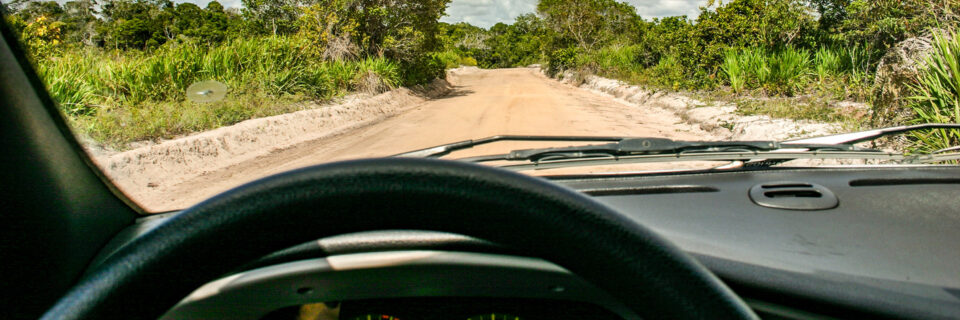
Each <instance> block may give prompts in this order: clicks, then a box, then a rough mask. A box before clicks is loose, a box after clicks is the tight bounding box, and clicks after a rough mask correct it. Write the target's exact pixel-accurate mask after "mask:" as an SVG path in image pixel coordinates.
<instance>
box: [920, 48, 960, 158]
mask: <svg viewBox="0 0 960 320" xmlns="http://www.w3.org/2000/svg"><path fill="white" fill-rule="evenodd" d="M926 62H927V68H926V69H924V70H923V71H921V72H920V75H919V77H918V79H917V83H915V84H914V85H913V86H912V91H913V92H914V93H915V95H916V96H914V97H913V98H912V100H914V103H913V104H912V105H911V107H912V108H913V110H914V111H915V112H916V119H915V120H914V121H915V122H917V123H956V122H958V121H960V34H958V33H957V32H956V31H950V32H945V33H936V34H935V35H934V41H933V52H932V53H931V55H930V56H929V57H928V59H927V61H926ZM913 137H914V138H915V139H916V140H917V141H918V142H919V143H918V144H917V146H916V147H915V149H916V150H918V151H924V152H932V151H935V150H939V149H943V148H948V147H952V146H956V145H958V144H960V131H958V130H932V131H931V132H929V133H917V134H914V135H913Z"/></svg>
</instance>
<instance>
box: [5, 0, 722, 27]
mask: <svg viewBox="0 0 960 320" xmlns="http://www.w3.org/2000/svg"><path fill="white" fill-rule="evenodd" d="M3 1H4V2H7V1H6V0H3ZM66 1H67V0H58V2H61V3H63V2H66ZM173 1H174V2H177V3H181V2H190V3H195V4H197V5H199V6H200V7H201V8H202V7H206V5H207V3H208V2H210V0H173ZM218 1H220V4H222V5H223V6H224V7H227V8H230V7H234V8H239V7H241V4H240V0H218ZM618 1H624V0H618ZM625 1H626V2H627V3H629V4H631V5H633V6H634V7H636V8H637V13H639V14H640V17H643V18H644V19H650V18H659V17H669V16H678V15H687V16H688V17H690V18H696V16H697V15H698V14H699V13H700V10H699V7H700V6H702V5H704V4H706V2H707V0H625ZM536 7H537V0H453V1H451V2H450V5H449V6H448V7H447V15H446V16H445V17H443V18H441V19H440V21H443V22H461V21H464V22H468V23H470V24H472V25H475V26H479V27H483V28H489V27H491V26H493V25H494V24H497V22H504V23H508V24H509V23H513V20H514V18H516V17H517V16H519V15H521V14H524V13H531V12H534V11H535V10H536Z"/></svg>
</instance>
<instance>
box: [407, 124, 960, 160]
mask: <svg viewBox="0 0 960 320" xmlns="http://www.w3.org/2000/svg"><path fill="white" fill-rule="evenodd" d="M929 129H960V124H920V125H912V126H900V127H889V128H882V129H874V130H867V131H861V132H854V133H845V134H838V135H830V136H823V137H815V138H804V139H796V140H788V141H679V140H671V139H665V138H651V137H590V136H519V135H517V136H514V135H501V136H492V137H487V138H483V139H475V140H466V141H459V142H454V143H448V144H444V145H440V146H436V147H431V148H426V149H421V150H416V151H411V152H407V153H402V154H398V155H395V156H397V157H429V158H436V157H442V156H445V155H448V154H450V153H451V152H454V151H457V150H463V149H469V148H472V147H475V146H478V145H483V144H488V143H493V142H498V141H571V142H572V141H576V142H603V141H607V142H609V143H605V144H591V145H583V146H572V147H559V148H537V149H521V150H513V151H511V152H509V153H505V154H497V155H488V156H479V157H469V158H460V159H458V160H460V161H468V162H490V161H526V162H527V164H520V165H509V166H504V167H518V168H523V167H528V166H543V165H549V166H570V165H575V164H576V163H583V162H659V161H670V159H675V160H684V161H698V160H700V161H737V162H740V163H741V164H742V165H744V166H764V167H766V166H772V165H776V164H779V163H783V162H787V161H790V160H796V159H880V160H894V161H902V162H906V163H934V162H938V161H955V160H958V159H960V153H946V152H948V151H955V150H957V149H960V148H948V149H944V150H939V151H937V152H934V153H932V154H928V155H914V156H905V155H903V154H901V153H893V152H884V151H881V150H875V149H869V148H860V147H857V146H855V144H857V143H861V142H867V141H871V140H875V139H878V138H880V137H884V136H889V135H895V134H902V133H906V132H911V131H918V130H929ZM945 153H946V154H945Z"/></svg>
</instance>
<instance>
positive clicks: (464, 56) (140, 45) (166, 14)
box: [5, 0, 960, 146]
mask: <svg viewBox="0 0 960 320" xmlns="http://www.w3.org/2000/svg"><path fill="white" fill-rule="evenodd" d="M448 2H449V0H416V1H404V2H397V1H387V0H306V1H304V0H243V5H244V9H240V10H237V9H224V8H223V6H221V5H220V4H219V3H217V2H211V3H210V4H209V5H207V6H206V7H205V8H200V7H197V6H196V5H193V4H189V3H181V4H174V3H173V2H171V1H169V0H105V1H104V2H98V3H97V4H98V5H94V2H93V1H92V0H74V1H69V2H66V3H64V4H63V5H59V4H57V3H56V2H53V1H33V0H14V1H13V2H10V3H8V4H5V7H6V9H7V12H9V13H11V15H9V16H8V17H7V18H6V20H7V22H9V24H10V25H11V26H13V27H14V29H15V30H16V31H17V32H19V33H20V34H21V35H22V38H23V39H22V40H23V41H24V43H25V44H26V46H27V47H28V48H29V49H30V51H31V52H32V53H33V55H34V59H35V60H36V63H37V66H38V69H39V70H40V72H41V75H42V76H43V78H44V79H45V80H46V81H47V83H48V85H49V86H50V89H51V92H52V93H53V95H54V97H55V99H56V100H57V101H59V102H60V103H61V107H62V108H63V110H64V112H65V113H66V114H68V115H69V116H70V118H71V121H73V122H74V123H77V124H79V125H80V128H81V129H80V131H81V132H83V133H84V134H86V135H88V136H91V137H92V138H94V139H95V140H97V141H100V142H106V143H110V144H113V145H117V146H120V145H123V144H124V143H126V142H130V141H134V140H140V139H155V138H161V137H169V136H172V135H176V134H181V133H186V132H191V131H195V130H202V129H207V128H211V127H216V126H219V125H224V124H229V123H233V122H236V121H240V120H243V119H247V118H250V117H257V116H263V115H268V114H275V113H281V112H287V111H290V110H292V109H296V108H298V107H294V105H296V104H291V102H292V101H304V100H322V99H328V98H331V97H336V96H338V95H342V94H344V93H346V92H351V91H366V92H378V91H381V90H384V89H386V88H391V87H395V86H400V85H413V84H419V83H424V82H427V81H430V80H432V79H434V78H436V77H442V76H443V69H444V68H453V67H457V66H461V65H467V66H473V65H476V66H479V67H482V68H500V67H516V66H526V65H530V64H543V65H545V67H546V70H547V72H548V73H550V74H551V75H558V74H561V73H562V72H564V71H567V70H572V71H576V72H578V74H580V75H581V76H583V75H588V74H598V75H601V76H606V77H612V78H617V79H621V80H625V81H627V82H631V83H635V84H640V85H644V86H649V87H654V88H658V89H666V90H675V91H676V90H687V91H699V92H705V93H708V94H706V96H712V97H718V99H721V100H729V101H740V102H743V103H741V104H740V110H739V111H740V112H741V113H746V114H766V115H771V116H775V117H791V118H803V119H817V120H824V121H842V122H846V123H868V122H869V121H864V120H865V119H862V118H864V117H868V116H869V115H867V114H865V113H862V112H847V111H844V110H834V107H832V106H831V105H832V104H831V103H830V102H831V101H837V100H853V101H858V102H867V103H873V104H874V105H873V110H874V114H877V112H876V111H877V110H881V111H882V110H887V109H884V108H902V104H904V103H901V102H900V101H898V102H897V104H901V105H900V106H894V105H890V106H888V105H885V104H887V103H889V102H888V101H881V100H880V99H878V98H876V93H875V92H876V88H874V82H875V81H874V78H875V74H876V73H877V68H878V64H879V62H880V60H881V58H882V57H883V56H884V55H885V54H886V53H887V52H888V51H889V50H890V49H891V48H892V47H893V46H894V45H896V44H897V43H899V42H901V41H903V40H905V39H907V38H911V37H918V36H923V35H926V34H929V33H930V32H931V30H954V29H955V28H956V27H957V26H958V23H960V2H957V1H928V0H730V1H714V0H711V1H708V2H707V4H706V5H705V6H703V7H702V8H701V12H700V14H699V15H698V17H697V18H696V19H689V18H687V17H685V16H678V17H663V18H655V19H650V20H645V19H643V18H642V17H640V16H638V15H637V13H636V10H635V9H634V8H633V7H632V6H630V5H629V4H627V3H623V2H618V1H616V0H540V1H539V2H538V4H537V10H536V13H531V14H525V15H521V16H519V17H517V18H516V20H515V21H514V22H513V23H511V24H504V23H499V24H497V25H494V26H492V27H491V28H489V29H483V28H479V27H476V26H472V25H470V24H467V23H456V24H448V23H440V22H437V19H438V18H439V17H440V16H441V15H442V14H443V12H444V10H445V8H446V5H447V3H448ZM937 39H938V40H937V43H938V44H937V46H936V50H934V51H935V52H934V54H933V55H932V58H931V60H930V61H929V64H930V66H931V67H930V69H928V70H925V71H924V73H923V74H921V76H920V77H919V79H916V81H915V82H916V83H914V84H913V85H912V87H911V88H912V90H913V91H914V94H915V95H916V96H917V97H914V98H913V99H911V100H910V106H909V107H908V108H909V109H911V110H913V111H914V113H915V114H916V116H915V119H914V122H943V121H960V120H958V119H957V115H958V111H957V110H956V108H957V107H956V92H957V91H956V86H955V85H956V64H951V62H950V61H954V60H955V59H954V60H951V57H956V52H957V51H958V50H957V49H956V48H953V47H950V45H948V44H949V43H955V41H957V40H956V32H955V31H949V32H948V34H944V35H939V36H938V38H937ZM951 41H954V42H951ZM208 79H214V80H219V81H222V82H224V83H227V84H228V85H229V87H230V88H231V95H230V98H229V99H228V101H224V102H222V103H220V104H216V103H215V104H207V105H198V104H194V103H190V102H187V101H185V100H184V97H183V90H184V88H185V86H187V85H189V84H190V83H192V82H193V81H198V80H208ZM908 82H909V81H908ZM905 85H906V84H904V86H905ZM951 90H952V91H951ZM951 99H952V100H951ZM890 110H894V109H890ZM896 110H899V109H896ZM883 124H885V125H889V124H896V123H883ZM131 127H136V129H130V128H131ZM123 128H127V129H123ZM121 131H122V132H121ZM958 137H960V135H957V134H956V133H939V134H938V133H934V134H931V135H929V136H917V137H916V140H918V141H926V142H927V145H930V146H933V145H935V144H934V143H933V142H934V141H941V142H942V143H940V145H947V144H952V143H955V142H957V141H956V139H957V138H958Z"/></svg>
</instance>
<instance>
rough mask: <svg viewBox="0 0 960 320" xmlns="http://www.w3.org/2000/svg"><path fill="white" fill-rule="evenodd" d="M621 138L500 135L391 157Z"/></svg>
mask: <svg viewBox="0 0 960 320" xmlns="http://www.w3.org/2000/svg"><path fill="white" fill-rule="evenodd" d="M623 139H624V138H623V137H586V136H521V135H500V136H492V137H486V138H482V139H474V140H464V141H458V142H453V143H447V144H442V145H439V146H436V147H430V148H426V149H420V150H414V151H410V152H404V153H401V154H397V155H393V156H394V157H412V158H439V157H442V156H445V155H448V154H450V153H451V152H454V151H457V150H463V149H469V148H473V147H475V146H479V145H482V144H488V143H493V142H499V141H560V142H563V141H577V142H600V141H620V140H623Z"/></svg>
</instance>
